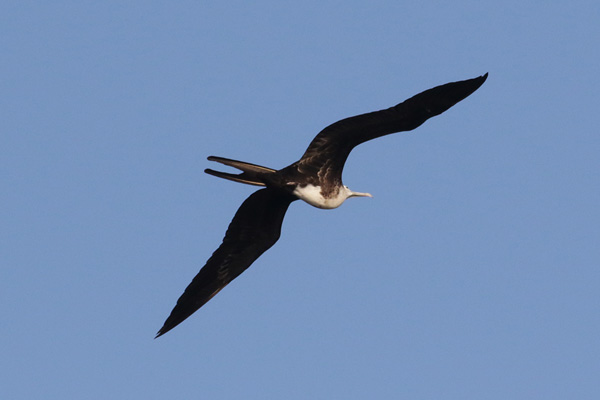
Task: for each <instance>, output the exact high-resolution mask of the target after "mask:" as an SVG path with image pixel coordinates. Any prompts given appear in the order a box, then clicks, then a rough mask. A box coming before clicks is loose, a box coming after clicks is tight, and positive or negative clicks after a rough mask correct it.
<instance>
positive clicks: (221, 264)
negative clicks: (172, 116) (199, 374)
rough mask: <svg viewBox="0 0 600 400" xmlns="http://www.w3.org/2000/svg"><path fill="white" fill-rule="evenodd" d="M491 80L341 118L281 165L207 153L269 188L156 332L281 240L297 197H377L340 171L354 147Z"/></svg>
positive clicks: (332, 204)
mask: <svg viewBox="0 0 600 400" xmlns="http://www.w3.org/2000/svg"><path fill="white" fill-rule="evenodd" d="M486 78H487V74H485V75H483V76H480V77H477V78H474V79H469V80H466V81H459V82H452V83H447V84H445V85H441V86H437V87H434V88H432V89H429V90H426V91H424V92H422V93H419V94H417V95H416V96H413V97H411V98H410V99H408V100H406V101H404V102H402V103H400V104H398V105H397V106H394V107H391V108H388V109H385V110H381V111H375V112H371V113H367V114H362V115H357V116H355V117H350V118H346V119H343V120H341V121H338V122H336V123H334V124H332V125H330V126H328V127H326V128H325V129H323V130H322V131H321V132H320V133H319V134H318V135H317V136H316V137H315V138H314V139H313V140H312V142H311V143H310V144H309V146H308V148H307V149H306V151H305V153H304V155H303V156H302V157H301V158H300V160H298V161H296V162H295V163H293V164H291V165H289V166H287V167H285V168H283V169H280V170H275V169H271V168H267V167H262V166H260V165H256V164H250V163H246V162H243V161H237V160H231V159H227V158H222V157H214V156H211V157H208V160H210V161H216V162H219V163H222V164H225V165H228V166H231V167H234V168H237V169H239V170H241V171H242V172H241V173H239V174H231V173H225V172H219V171H214V170H211V169H207V170H205V172H206V173H208V174H210V175H214V176H217V177H219V178H224V179H229V180H232V181H235V182H240V183H246V184H250V185H256V186H264V187H265V188H264V189H261V190H258V191H256V192H254V193H253V194H252V195H250V197H248V198H247V199H246V200H245V201H244V202H243V203H242V205H241V206H240V208H239V209H238V211H237V212H236V214H235V216H234V217H233V220H232V221H231V223H230V224H229V228H228V229H227V232H226V233H225V238H224V239H223V243H222V244H221V246H219V248H218V249H217V250H216V251H215V252H214V253H213V255H212V256H211V257H210V258H209V259H208V261H207V262H206V265H205V266H204V267H203V268H202V269H201V270H200V272H199V273H198V274H197V275H196V277H195V278H194V279H193V280H192V282H191V283H190V285H189V286H188V287H187V288H186V290H185V291H184V293H183V294H182V295H181V297H180V298H179V300H178V301H177V305H176V306H175V308H174V309H173V311H172V312H171V314H170V315H169V317H168V318H167V320H166V321H165V323H164V325H163V327H162V328H161V329H160V330H159V331H158V334H157V335H156V337H158V336H161V335H163V334H165V333H166V332H168V331H169V330H171V329H173V328H174V327H175V326H177V325H178V324H180V323H181V322H183V321H184V320H185V319H186V318H187V317H189V316H190V315H191V314H193V313H194V312H195V311H196V310H198V309H199V308H200V307H202V306H203V305H204V304H206V302H208V301H209V300H210V299H211V298H212V297H213V296H214V295H216V294H217V293H218V292H219V291H220V290H221V289H222V288H223V287H225V286H226V285H227V284H228V283H229V282H231V281H232V280H233V279H235V278H236V277H237V276H239V275H240V274H241V273H242V272H243V271H245V270H246V269H247V268H248V267H249V266H250V265H251V264H252V263H253V262H254V261H255V260H256V259H257V258H258V257H260V255H261V254H263V253H264V252H265V251H266V250H268V249H269V248H270V247H271V246H272V245H273V244H275V242H277V240H278V239H279V236H280V233H281V225H282V222H283V218H284V216H285V213H286V211H287V209H288V207H289V205H290V204H291V203H292V202H293V201H295V200H298V199H300V200H303V201H305V202H306V203H308V204H310V205H312V206H314V207H317V208H321V209H333V208H337V207H339V206H340V205H341V204H342V203H343V202H344V201H345V200H346V199H348V198H350V197H372V196H371V195H370V194H369V193H361V192H353V191H351V190H350V189H349V188H348V187H347V186H345V185H344V184H343V183H342V170H343V167H344V164H345V162H346V159H347V158H348V155H349V154H350V152H351V151H352V149H353V148H354V147H356V146H357V145H359V144H361V143H364V142H366V141H368V140H371V139H375V138H377V137H380V136H384V135H388V134H391V133H396V132H402V131H409V130H412V129H415V128H416V127H418V126H419V125H421V124H422V123H423V122H425V121H426V120H427V119H429V118H431V117H433V116H435V115H439V114H441V113H442V112H444V111H446V110H447V109H448V108H450V107H452V106H453V105H454V104H456V103H458V102H459V101H461V100H463V99H464V98H466V97H467V96H469V95H470V94H471V93H473V92H474V91H475V90H477V89H478V88H479V87H480V86H481V85H482V84H483V82H485V80H486Z"/></svg>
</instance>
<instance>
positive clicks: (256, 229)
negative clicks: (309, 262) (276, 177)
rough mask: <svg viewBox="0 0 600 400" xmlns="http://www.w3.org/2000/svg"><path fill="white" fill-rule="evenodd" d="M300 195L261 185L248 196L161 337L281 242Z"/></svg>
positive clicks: (172, 315) (166, 322) (164, 328)
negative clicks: (289, 212)
mask: <svg viewBox="0 0 600 400" xmlns="http://www.w3.org/2000/svg"><path fill="white" fill-rule="evenodd" d="M294 200H296V197H294V196H291V195H288V194H285V193H281V192H278V191H276V190H272V189H261V190H259V191H257V192H254V193H253V194H252V195H250V197H248V198H247V199H246V200H245V201H244V202H243V203H242V205H241V206H240V208H239V209H238V211H237V212H236V214H235V216H234V217H233V220H232V221H231V223H230V224H229V228H227V232H226V233H225V238H224V239H223V243H222V244H221V246H219V248H218V249H217V250H216V251H215V252H214V253H213V255H212V256H211V257H210V258H209V259H208V261H207V262H206V265H205V266H204V267H202V269H201V270H200V272H199V273H198V275H196V277H195V278H194V279H193V280H192V282H191V283H190V284H189V286H188V287H187V288H186V289H185V291H184V292H183V294H182V295H181V297H180V298H179V300H177V305H175V308H173V311H171V315H169V318H167V320H166V321H165V324H164V325H163V327H162V328H161V329H160V330H159V331H158V333H157V335H156V337H159V336H161V335H163V334H165V333H167V332H168V331H170V330H171V329H173V328H174V327H176V326H177V325H179V324H180V323H181V322H183V321H184V320H185V319H186V318H187V317H189V316H190V315H192V314H193V313H194V312H196V310H198V309H199V308H200V307H202V306H203V305H204V304H205V303H206V302H207V301H209V300H210V299H211V298H212V297H213V296H214V295H216V294H217V293H218V292H219V291H220V290H221V289H223V288H224V287H225V286H226V285H227V284H228V283H229V282H231V281H232V280H233V279H235V278H236V277H237V276H238V275H240V274H241V273H242V272H244V271H245V270H246V269H247V268H248V267H249V266H250V265H251V264H252V263H253V262H254V261H255V260H256V259H257V258H258V257H260V256H261V254H263V253H264V252H265V251H267V250H268V249H269V248H270V247H271V246H273V245H274V244H275V242H277V240H278V239H279V235H280V233H281V224H282V223H283V217H284V216H285V212H286V211H287V209H288V207H289V205H290V203H291V202H292V201H294Z"/></svg>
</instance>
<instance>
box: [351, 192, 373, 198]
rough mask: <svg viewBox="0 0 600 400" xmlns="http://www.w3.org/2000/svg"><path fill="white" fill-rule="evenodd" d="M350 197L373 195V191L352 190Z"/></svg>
mask: <svg viewBox="0 0 600 400" xmlns="http://www.w3.org/2000/svg"><path fill="white" fill-rule="evenodd" d="M349 197H373V195H372V194H371V193H361V192H350V196H349Z"/></svg>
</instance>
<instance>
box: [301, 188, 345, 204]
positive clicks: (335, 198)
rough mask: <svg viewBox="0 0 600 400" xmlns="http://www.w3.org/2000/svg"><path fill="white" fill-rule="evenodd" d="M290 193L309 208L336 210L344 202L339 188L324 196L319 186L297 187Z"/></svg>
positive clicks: (342, 193)
mask: <svg viewBox="0 0 600 400" xmlns="http://www.w3.org/2000/svg"><path fill="white" fill-rule="evenodd" d="M292 193H293V194H294V195H295V196H296V197H298V198H299V199H300V200H304V201H305V202H307V203H308V204H310V205H311V206H314V207H317V208H324V209H331V208H337V207H339V206H340V205H341V204H342V203H343V202H344V200H346V196H344V192H343V191H342V190H340V189H339V188H336V189H335V190H333V191H330V192H328V193H326V194H325V195H324V193H323V190H322V188H321V186H315V185H306V186H300V185H298V186H296V188H295V189H294V191H293V192H292Z"/></svg>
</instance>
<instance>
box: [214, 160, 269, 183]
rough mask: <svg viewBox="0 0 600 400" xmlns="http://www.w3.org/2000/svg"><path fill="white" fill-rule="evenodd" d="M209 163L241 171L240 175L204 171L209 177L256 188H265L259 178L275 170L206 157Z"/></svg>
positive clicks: (236, 161) (241, 162)
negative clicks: (213, 162)
mask: <svg viewBox="0 0 600 400" xmlns="http://www.w3.org/2000/svg"><path fill="white" fill-rule="evenodd" d="M208 160H209V161H216V162H219V163H221V164H224V165H228V166H230V167H233V168H237V169H239V170H240V171H242V173H241V174H230V173H227V172H220V171H215V170H212V169H208V168H207V169H205V170H204V172H206V173H207V174H209V175H212V176H216V177H218V178H223V179H228V180H230V181H234V182H240V183H245V184H248V185H256V186H266V184H265V182H264V181H263V180H262V179H261V176H264V175H268V174H272V173H273V172H276V171H277V170H275V169H272V168H267V167H263V166H261V165H256V164H250V163H247V162H243V161H238V160H232V159H229V158H223V157H215V156H210V157H208Z"/></svg>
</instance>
